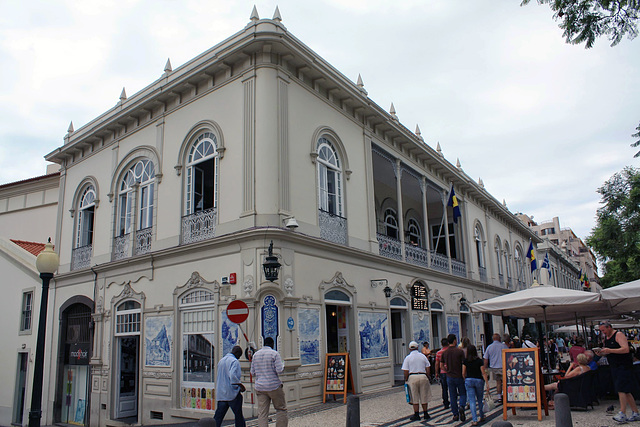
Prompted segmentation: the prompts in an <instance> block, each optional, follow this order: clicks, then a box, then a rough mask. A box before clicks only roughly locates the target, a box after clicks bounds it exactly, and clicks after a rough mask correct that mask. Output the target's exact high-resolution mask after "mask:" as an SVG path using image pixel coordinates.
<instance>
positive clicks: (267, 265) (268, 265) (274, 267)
mask: <svg viewBox="0 0 640 427" xmlns="http://www.w3.org/2000/svg"><path fill="white" fill-rule="evenodd" d="M262 268H263V270H264V277H265V279H267V280H269V281H270V282H273V281H274V280H278V270H279V269H280V263H279V262H278V257H276V256H273V240H272V241H271V244H270V245H269V256H267V257H266V258H265V261H264V263H263V264H262Z"/></svg>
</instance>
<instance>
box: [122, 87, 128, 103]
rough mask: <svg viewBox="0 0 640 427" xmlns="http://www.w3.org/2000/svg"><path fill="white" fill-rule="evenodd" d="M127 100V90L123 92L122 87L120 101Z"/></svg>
mask: <svg viewBox="0 0 640 427" xmlns="http://www.w3.org/2000/svg"><path fill="white" fill-rule="evenodd" d="M126 100H127V92H125V90H124V88H122V92H121V93H120V102H124V101H126Z"/></svg>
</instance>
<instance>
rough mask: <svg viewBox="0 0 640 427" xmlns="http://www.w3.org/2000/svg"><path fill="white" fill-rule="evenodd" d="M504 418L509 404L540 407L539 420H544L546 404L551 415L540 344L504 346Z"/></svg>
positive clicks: (546, 410)
mask: <svg viewBox="0 0 640 427" xmlns="http://www.w3.org/2000/svg"><path fill="white" fill-rule="evenodd" d="M502 396H503V399H504V404H503V418H504V419H505V420H506V419H507V408H512V411H513V414H514V415H515V413H516V409H515V408H516V407H537V408H538V421H541V420H542V405H543V404H544V407H545V415H549V410H548V406H547V399H546V394H545V391H544V384H543V382H542V370H541V367H540V358H539V355H538V348H510V349H505V350H502Z"/></svg>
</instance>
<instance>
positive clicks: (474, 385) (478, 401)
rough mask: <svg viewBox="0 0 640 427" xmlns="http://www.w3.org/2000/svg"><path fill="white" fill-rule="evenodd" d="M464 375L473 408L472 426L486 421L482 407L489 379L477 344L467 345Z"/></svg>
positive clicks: (463, 367)
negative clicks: (479, 355) (485, 386)
mask: <svg viewBox="0 0 640 427" xmlns="http://www.w3.org/2000/svg"><path fill="white" fill-rule="evenodd" d="M462 376H463V377H464V387H465V388H466V389H467V399H468V400H469V407H470V409H471V418H472V419H473V422H472V423H471V425H472V426H477V425H478V424H479V423H482V422H484V421H485V419H484V410H483V407H482V404H483V399H482V396H483V394H484V384H485V382H486V381H487V371H486V370H485V368H484V363H483V362H482V359H480V358H479V357H478V350H477V349H476V346H475V345H473V344H471V345H469V347H467V358H466V359H465V360H464V362H463V365H462Z"/></svg>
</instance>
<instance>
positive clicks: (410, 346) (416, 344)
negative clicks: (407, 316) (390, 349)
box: [409, 341, 418, 349]
mask: <svg viewBox="0 0 640 427" xmlns="http://www.w3.org/2000/svg"><path fill="white" fill-rule="evenodd" d="M409 348H410V349H414V348H418V343H417V342H415V341H411V342H410V343H409Z"/></svg>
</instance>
